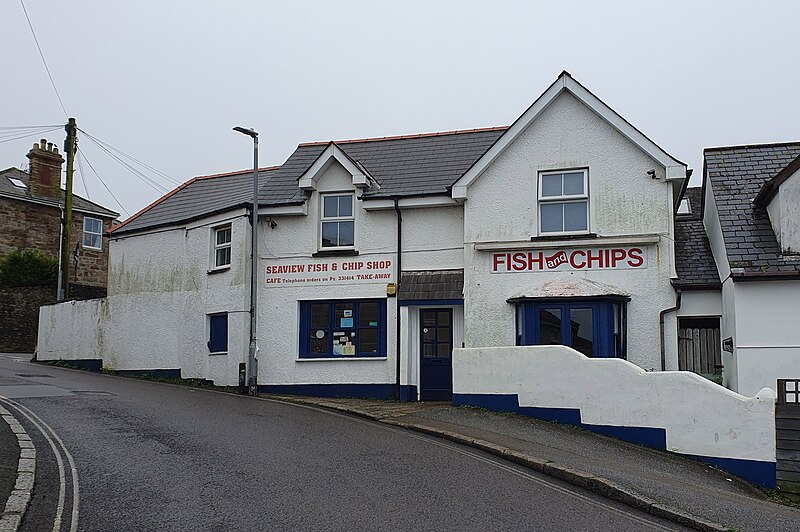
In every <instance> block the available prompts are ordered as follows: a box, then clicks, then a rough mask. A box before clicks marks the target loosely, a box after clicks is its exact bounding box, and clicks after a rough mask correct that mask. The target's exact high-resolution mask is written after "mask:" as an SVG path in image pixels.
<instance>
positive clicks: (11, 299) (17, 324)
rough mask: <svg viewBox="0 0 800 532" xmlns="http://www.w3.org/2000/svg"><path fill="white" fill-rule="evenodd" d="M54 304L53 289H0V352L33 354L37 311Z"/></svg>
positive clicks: (37, 327)
mask: <svg viewBox="0 0 800 532" xmlns="http://www.w3.org/2000/svg"><path fill="white" fill-rule="evenodd" d="M55 300H56V289H55V287H54V286H25V287H20V288H5V289H0V323H2V324H3V325H2V332H0V352H3V353H33V351H34V348H35V347H36V336H37V334H38V330H39V307H41V306H42V305H49V304H51V303H54V302H55Z"/></svg>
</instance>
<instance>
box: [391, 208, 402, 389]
mask: <svg viewBox="0 0 800 532" xmlns="http://www.w3.org/2000/svg"><path fill="white" fill-rule="evenodd" d="M392 199H393V200H394V212H395V213H397V279H396V281H395V283H396V288H395V298H397V299H396V300H395V301H399V300H400V279H401V278H402V277H403V255H402V253H401V250H402V243H403V214H402V213H401V212H400V203H399V201H400V198H399V197H398V196H394V197H393V198H392ZM395 307H396V310H395V359H396V365H395V386H396V391H397V400H398V401H399V400H400V304H399V303H398V304H396V305H395Z"/></svg>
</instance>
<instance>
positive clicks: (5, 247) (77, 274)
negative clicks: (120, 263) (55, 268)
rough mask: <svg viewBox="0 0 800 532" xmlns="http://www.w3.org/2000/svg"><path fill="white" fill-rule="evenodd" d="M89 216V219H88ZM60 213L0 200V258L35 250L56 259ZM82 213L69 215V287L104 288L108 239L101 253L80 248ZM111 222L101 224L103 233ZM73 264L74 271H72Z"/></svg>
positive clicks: (41, 207) (38, 205) (47, 206)
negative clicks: (70, 218) (14, 252)
mask: <svg viewBox="0 0 800 532" xmlns="http://www.w3.org/2000/svg"><path fill="white" fill-rule="evenodd" d="M89 216H91V215H89ZM60 217H61V210H60V209H58V208H56V207H51V206H49V205H40V204H38V203H32V202H28V201H20V200H12V199H8V198H0V256H2V255H5V254H6V253H9V252H11V251H16V250H19V249H38V250H40V251H43V252H45V253H47V254H48V255H52V256H53V257H57V256H58V247H59V238H60V233H61V231H60ZM83 217H84V215H83V213H81V212H77V211H73V212H72V235H71V239H72V245H71V248H72V250H75V249H76V248H75V245H76V244H77V251H78V254H77V257H78V259H77V263H76V262H75V257H74V255H73V254H72V253H70V257H71V260H70V276H69V277H70V284H80V285H87V286H100V287H105V286H106V285H107V283H108V238H105V237H104V238H103V244H102V249H101V250H95V249H90V248H85V247H83ZM110 226H111V220H109V219H105V220H103V231H107V230H108V229H109V227H110ZM76 264H77V268H76V267H75V266H76Z"/></svg>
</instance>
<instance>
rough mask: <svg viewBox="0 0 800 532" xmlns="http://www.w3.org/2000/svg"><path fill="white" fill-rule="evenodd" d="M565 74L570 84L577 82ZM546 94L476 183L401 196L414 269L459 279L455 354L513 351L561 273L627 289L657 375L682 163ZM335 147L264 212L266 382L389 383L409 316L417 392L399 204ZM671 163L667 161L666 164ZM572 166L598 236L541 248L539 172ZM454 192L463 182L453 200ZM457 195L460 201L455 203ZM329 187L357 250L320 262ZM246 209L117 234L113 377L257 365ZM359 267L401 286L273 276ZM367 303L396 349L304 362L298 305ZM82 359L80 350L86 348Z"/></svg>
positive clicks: (415, 324) (62, 312) (110, 343)
mask: <svg viewBox="0 0 800 532" xmlns="http://www.w3.org/2000/svg"><path fill="white" fill-rule="evenodd" d="M565 76H566V77H568V75H566V74H565V75H562V77H561V78H559V80H560V81H559V83H565V84H566V85H564V87H566V86H567V85H569V86H574V82H573V81H571V80H566V78H565ZM565 80H566V81H565ZM570 84H572V85H570ZM553 87H557V86H556V85H554V86H553ZM583 90H584V91H585V89H583ZM545 94H546V95H548V94H551V95H552V100H548V102H547V105H546V106H544V107H543V108H542V110H541V112H539V113H538V115H537V116H536V117H535V119H534V120H533V121H532V122H530V123H529V124H528V125H527V126H526V128H525V129H524V130H522V131H520V132H518V134H517V135H516V136H515V137H514V140H513V141H511V142H510V143H508V144H507V145H505V146H504V149H503V150H502V151H500V152H499V153H498V154H497V155H496V157H495V158H494V159H493V160H492V162H491V163H490V164H488V166H486V167H485V168H484V169H483V170H482V171H481V173H480V174H479V175H477V176H476V177H475V179H474V180H472V181H471V182H470V183H469V184H468V185H463V186H461V185H459V186H458V187H456V186H454V190H453V193H452V196H451V197H444V196H442V197H438V198H433V199H431V198H422V199H421V200H419V201H418V202H417V208H411V207H410V206H409V203H410V202H407V200H400V201H401V204H404V202H406V203H405V205H406V206H405V207H403V209H402V213H403V242H402V249H403V253H402V265H403V270H404V271H431V270H452V269H463V270H464V278H465V289H464V305H463V306H461V305H449V304H448V308H452V310H453V316H454V324H453V344H454V346H460V345H462V344H463V345H464V346H466V347H489V346H510V345H514V343H515V326H516V318H515V306H514V304H512V303H509V302H508V301H507V300H508V299H509V298H511V297H513V296H515V295H519V294H526V293H530V292H531V290H536V289H537V287H539V288H541V286H542V285H546V283H547V282H548V281H553V280H556V279H558V278H562V277H566V278H567V279H573V280H574V282H572V283H571V284H573V285H575V286H580V287H583V288H581V289H580V290H583V292H581V291H580V290H579V292H576V295H582V296H589V297H591V296H592V295H593V293H590V292H591V290H589V292H587V291H586V290H588V289H587V288H586V287H587V286H589V287H594V288H592V289H596V288H598V287H605V288H603V289H604V290H606V291H610V292H609V293H614V294H626V295H629V296H630V298H631V300H630V302H629V303H628V306H627V316H628V321H627V323H628V326H627V338H628V340H627V355H628V359H629V360H630V361H631V362H633V363H635V364H637V365H638V366H640V367H641V368H644V369H647V370H659V369H661V354H660V333H659V313H660V312H661V311H664V310H665V309H670V308H672V307H673V306H674V305H675V303H676V298H675V291H674V290H673V288H672V286H671V284H670V281H671V279H673V278H674V277H675V265H674V249H673V240H674V226H673V210H674V203H675V197H674V193H675V191H676V190H677V189H678V188H679V185H680V183H682V179H684V178H685V167H683V166H681V165H680V164H678V165H677V166H676V165H675V164H677V162H676V161H674V160H672V159H671V158H670V157H669V156H668V155H666V154H665V153H663V152H662V151H660V149H659V148H657V147H655V148H653V147H654V146H655V145H652V142H650V141H649V140H647V139H646V138H644V137H643V136H642V135H641V133H638V132H635V130H634V132H633V133H632V132H631V130H632V126H630V124H627V123H624V124H623V123H622V122H624V121H622V122H620V121H621V119H619V117H616V118H614V116H616V115H614V116H611V115H613V111H611V110H610V109H608V108H606V107H605V106H604V104H602V103H601V102H600V103H595V107H594V108H591V107H590V105H589V104H588V103H587V101H588V100H587V98H588V97H587V96H586V94H583V96H580V95H577V94H578V93H577V92H576V93H573V92H570V91H569V90H563V91H562V92H560V93H555V92H553V90H552V87H551V89H548V91H547V92H546V93H545ZM579 96H580V97H579ZM540 101H541V100H539V102H540ZM590 103H591V102H590ZM601 107H602V108H601ZM609 120H611V121H609ZM615 121H616V122H615ZM612 122H614V123H616V125H612ZM634 133H635V134H634ZM637 135H638V136H637ZM643 139H644V140H643ZM328 151H329V152H330V158H329V160H328V161H318V162H317V163H315V164H314V165H312V168H316V170H315V171H314V172H313V175H308V176H303V177H302V178H300V179H299V181H298V187H301V188H303V189H304V190H306V191H307V192H309V197H308V200H307V202H306V204H305V206H304V207H303V208H298V209H286V210H283V211H280V210H278V211H274V212H273V214H272V215H271V216H269V215H267V214H266V213H265V214H262V216H261V220H260V224H259V242H258V245H259V249H258V255H259V263H258V272H259V293H258V302H259V307H258V331H259V332H258V339H259V346H260V349H261V352H260V357H259V384H261V385H299V384H340V383H347V384H383V385H389V384H394V382H395V378H396V367H397V366H396V364H397V355H398V353H397V352H396V338H397V331H396V323H397V321H396V319H397V317H398V316H399V318H400V323H401V328H402V329H401V333H400V350H401V352H400V359H401V362H402V363H401V364H400V382H401V384H402V385H406V384H411V385H417V384H418V383H419V363H420V362H419V359H420V356H419V345H418V344H419V319H418V317H419V308H417V307H413V306H411V307H400V306H399V305H398V301H397V299H396V298H394V297H389V298H386V293H387V285H388V284H389V283H390V282H396V281H397V278H398V271H397V265H398V260H397V259H398V257H397V253H396V249H397V240H396V238H397V217H396V213H395V211H394V209H393V206H392V205H391V201H390V200H377V201H374V202H370V201H362V200H361V199H359V195H360V194H361V192H362V189H361V188H359V187H361V186H364V185H365V184H366V178H365V176H364V175H362V174H361V172H360V170H358V171H356V170H357V169H355V170H354V168H355V167H354V166H353V165H352V164H351V162H349V161H348V160H345V159H342V158H341V157H340V155H337V150H335V149H332V148H331V149H329V150H326V153H327V152H328ZM656 152H658V153H656ZM337 157H338V158H337ZM668 160H669V161H672V162H665V161H668ZM348 168H349V169H348ZM572 168H582V169H587V171H588V193H589V231H590V233H591V235H586V236H583V237H580V238H578V239H576V240H572V241H566V240H564V239H556V240H553V241H550V240H545V241H541V240H539V241H537V242H531V237H532V236H537V235H538V229H537V188H536V187H537V178H538V174H539V172H540V171H543V170H566V169H572ZM681 169H682V170H681ZM650 171H652V175H650V174H649V173H648V172H650ZM681 172H682V174H681ZM459 187H460V188H459ZM455 188H459V190H460V192H459V193H458V194H457V193H456V191H455ZM462 189H463V190H462ZM461 192H463V195H459V194H461ZM324 193H352V194H353V195H354V198H355V200H354V217H355V250H357V251H358V255H357V256H351V257H348V256H337V257H319V256H315V254H316V253H317V252H318V251H319V249H320V209H321V203H320V194H324ZM436 200H438V201H436ZM381 202H383V203H381ZM387 202H388V204H387ZM278 212H280V214H277V213H278ZM246 215H247V213H246V211H245V210H244V209H241V210H238V211H231V212H228V213H227V214H223V215H217V216H213V217H206V218H203V219H200V220H197V221H194V222H189V223H185V224H176V225H174V226H168V227H163V228H153V229H152V230H149V231H144V232H140V233H133V234H128V235H125V234H123V235H120V236H119V237H117V238H114V237H113V235H112V239H111V243H110V248H111V253H110V274H109V295H108V298H107V300H106V302H105V303H103V304H102V305H100V306H98V310H97V312H100V309H101V308H102V309H104V310H102V312H100V314H99V318H98V319H99V320H100V324H101V325H100V326H99V327H98V328H97V331H95V333H94V334H96V336H97V340H98V345H101V348H99V351H101V352H102V357H103V360H104V363H105V365H106V366H108V367H110V368H112V369H118V370H128V369H130V370H142V369H179V370H180V371H181V375H182V376H183V377H185V378H203V379H209V380H213V381H214V382H215V383H216V384H221V385H233V384H236V383H237V382H238V365H239V363H241V362H244V361H246V360H247V347H248V334H249V332H248V331H249V323H248V320H249V315H248V308H249V276H250V271H249V265H248V257H249V251H248V242H249V238H250V237H249V223H248V220H247V217H246ZM223 223H230V224H231V227H232V233H233V244H232V264H231V267H230V268H229V269H226V270H223V271H219V272H213V273H209V267H210V260H211V252H210V244H211V237H212V231H213V228H214V227H215V226H216V225H219V224H223ZM508 246H512V247H513V246H517V247H518V249H524V250H529V249H534V248H535V249H537V250H541V251H544V252H547V251H548V250H551V249H560V248H563V247H575V246H583V247H592V248H611V247H616V246H622V247H631V246H634V247H636V248H640V249H641V255H642V257H643V261H644V267H641V268H636V269H613V270H606V269H603V270H591V271H586V270H582V271H574V272H566V273H565V272H563V271H559V272H547V271H545V272H537V273H533V272H528V273H503V274H493V273H491V257H492V252H493V250H504V249H506V248H507V247H508ZM348 260H353V261H381V262H384V263H386V262H389V263H391V267H390V268H389V270H388V271H389V272H390V274H391V277H390V278H389V279H386V278H381V279H372V280H341V281H339V280H337V281H336V282H309V283H297V284H268V283H266V278H265V275H266V268H267V267H268V266H290V265H293V264H294V265H296V264H314V265H322V264H329V263H330V262H331V261H340V262H341V261H348ZM595 295H596V294H595ZM361 298H386V304H387V316H386V318H387V320H386V329H387V345H386V346H385V351H386V356H385V357H381V358H369V359H367V358H363V359H362V358H358V359H325V360H321V359H316V360H315V359H307V358H306V359H301V358H300V356H299V342H300V340H299V335H300V332H299V321H300V316H299V311H300V302H302V301H312V300H326V301H327V300H336V299H361ZM442 304H443V305H444V304H445V303H442ZM76 312H77V311H76V310H75V309H74V308H72V307H66V306H65V305H57V306H55V307H52V308H50V309H48V311H47V320H45V322H46V323H48V324H50V323H52V324H53V325H52V326H47V327H43V328H42V329H40V349H39V356H40V358H42V359H52V358H64V356H63V355H65V354H66V352H68V351H69V349H67V348H62V347H60V346H56V345H55V343H56V342H55V338H56V336H55V335H56V332H57V331H58V330H60V329H59V328H60V327H61V325H62V324H61V321H60V320H62V319H65V320H72V319H80V320H84V319H85V316H83V315H81V316H75V314H76ZM81 312H84V313H86V312H89V310H86V311H81ZM218 312H227V313H228V323H229V327H228V330H229V345H228V351H227V354H224V355H209V354H208V348H207V346H206V341H207V340H208V315H209V314H212V313H218ZM664 330H665V333H666V334H665V339H664V340H665V342H664V350H665V361H666V369H676V367H677V327H676V313H675V312H668V313H667V314H666V316H665V327H664ZM86 335H87V337H91V335H92V331H91V330H87V331H86ZM101 337H102V338H101ZM81 350H82V349H77V348H76V350H75V351H76V352H77V351H81ZM73 358H80V357H78V356H77V354H75V355H73Z"/></svg>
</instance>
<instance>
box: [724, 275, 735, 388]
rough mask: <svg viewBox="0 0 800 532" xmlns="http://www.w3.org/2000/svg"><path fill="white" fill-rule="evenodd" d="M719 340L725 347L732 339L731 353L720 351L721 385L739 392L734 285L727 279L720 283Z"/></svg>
mask: <svg viewBox="0 0 800 532" xmlns="http://www.w3.org/2000/svg"><path fill="white" fill-rule="evenodd" d="M719 332H720V334H719V335H720V338H721V339H722V340H723V346H724V345H725V339H726V338H732V342H733V352H729V351H725V350H724V349H723V350H722V385H723V386H725V387H726V388H730V389H731V390H733V391H734V392H735V391H738V390H739V370H738V368H737V364H736V285H735V284H734V283H733V280H732V279H731V278H730V277H729V278H727V279H726V280H725V282H723V283H722V320H721V321H720V331H719Z"/></svg>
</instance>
